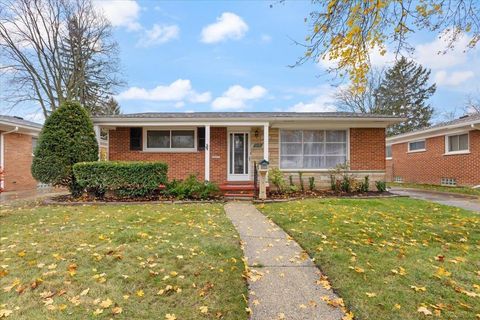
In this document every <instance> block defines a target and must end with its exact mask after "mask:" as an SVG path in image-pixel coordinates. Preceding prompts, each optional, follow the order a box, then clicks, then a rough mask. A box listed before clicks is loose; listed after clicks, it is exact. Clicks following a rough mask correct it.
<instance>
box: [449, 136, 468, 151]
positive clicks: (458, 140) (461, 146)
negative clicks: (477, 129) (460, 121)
mask: <svg viewBox="0 0 480 320" xmlns="http://www.w3.org/2000/svg"><path fill="white" fill-rule="evenodd" d="M462 151H468V133H463V134H456V135H452V136H447V152H462Z"/></svg>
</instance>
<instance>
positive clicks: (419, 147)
mask: <svg viewBox="0 0 480 320" xmlns="http://www.w3.org/2000/svg"><path fill="white" fill-rule="evenodd" d="M424 150H425V140H418V141H412V142H409V143H408V151H409V152H412V151H424Z"/></svg>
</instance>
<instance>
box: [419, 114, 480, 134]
mask: <svg viewBox="0 0 480 320" xmlns="http://www.w3.org/2000/svg"><path fill="white" fill-rule="evenodd" d="M475 120H478V121H479V122H480V113H473V114H469V115H466V116H463V117H460V118H458V119H455V120H450V121H445V122H440V123H437V124H435V125H433V126H430V127H426V128H423V129H419V130H415V131H422V130H425V129H434V128H442V127H447V126H451V125H457V124H462V123H464V122H472V121H475Z"/></svg>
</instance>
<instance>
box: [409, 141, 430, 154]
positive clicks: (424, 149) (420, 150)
mask: <svg viewBox="0 0 480 320" xmlns="http://www.w3.org/2000/svg"><path fill="white" fill-rule="evenodd" d="M422 141H423V142H425V147H424V148H423V149H418V150H410V144H411V143H415V142H422ZM425 151H427V140H426V139H418V140H412V141H408V153H415V152H425Z"/></svg>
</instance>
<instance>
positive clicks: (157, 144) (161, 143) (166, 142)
mask: <svg viewBox="0 0 480 320" xmlns="http://www.w3.org/2000/svg"><path fill="white" fill-rule="evenodd" d="M145 136H146V143H145V147H146V149H147V150H149V149H150V150H164V151H168V150H172V151H175V150H185V151H187V150H195V130H194V129H178V130H164V129H148V130H146V134H145Z"/></svg>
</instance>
